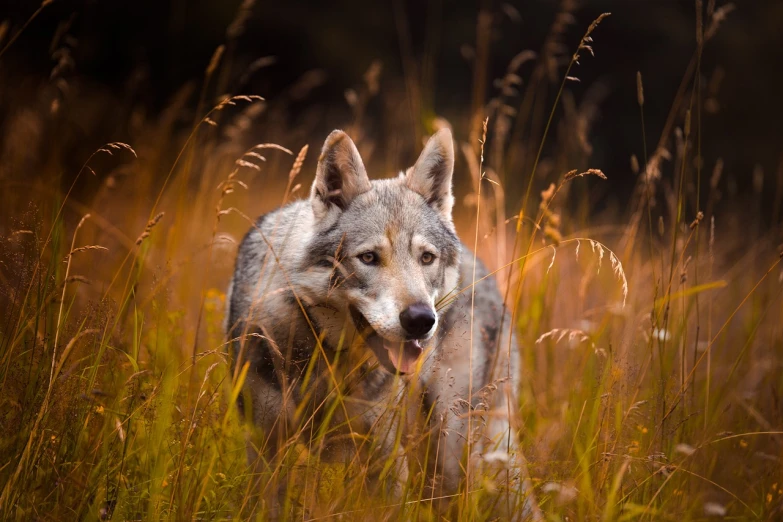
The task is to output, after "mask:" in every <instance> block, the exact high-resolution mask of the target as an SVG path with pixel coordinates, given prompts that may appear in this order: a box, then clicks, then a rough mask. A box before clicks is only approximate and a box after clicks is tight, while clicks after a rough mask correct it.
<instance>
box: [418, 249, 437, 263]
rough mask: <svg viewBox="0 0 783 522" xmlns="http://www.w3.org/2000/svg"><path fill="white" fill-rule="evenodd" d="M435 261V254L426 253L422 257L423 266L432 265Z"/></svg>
mask: <svg viewBox="0 0 783 522" xmlns="http://www.w3.org/2000/svg"><path fill="white" fill-rule="evenodd" d="M433 261H435V254H431V253H430V252H424V253H423V254H422V255H421V264H422V265H431V264H432V262H433Z"/></svg>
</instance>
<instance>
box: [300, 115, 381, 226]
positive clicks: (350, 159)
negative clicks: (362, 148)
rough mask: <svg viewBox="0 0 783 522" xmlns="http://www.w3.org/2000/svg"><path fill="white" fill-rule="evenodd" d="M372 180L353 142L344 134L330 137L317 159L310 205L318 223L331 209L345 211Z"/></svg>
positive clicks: (333, 133)
mask: <svg viewBox="0 0 783 522" xmlns="http://www.w3.org/2000/svg"><path fill="white" fill-rule="evenodd" d="M370 188H371V186H370V180H369V178H368V177H367V171H366V170H365V169H364V163H363V162H362V158H361V156H359V151H358V150H357V149H356V145H354V143H353V140H351V138H349V137H348V135H347V134H346V133H344V132H343V131H341V130H334V131H332V132H331V134H329V136H328V137H327V138H326V141H325V142H324V146H323V149H321V156H320V157H319V158H318V168H317V169H316V171H315V181H313V186H312V188H311V189H310V202H311V204H312V205H313V212H314V213H315V216H316V218H317V219H320V218H322V217H324V216H325V215H326V213H328V212H329V210H331V209H332V208H338V209H340V210H345V208H346V207H347V206H348V204H349V203H350V202H351V200H352V199H353V198H355V197H356V196H358V195H359V194H362V193H364V192H367V191H368V190H370Z"/></svg>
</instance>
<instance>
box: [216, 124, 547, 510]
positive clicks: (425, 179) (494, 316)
mask: <svg viewBox="0 0 783 522" xmlns="http://www.w3.org/2000/svg"><path fill="white" fill-rule="evenodd" d="M453 171H454V145H453V139H452V135H451V131H450V130H448V129H442V130H440V131H438V132H436V133H435V134H434V135H433V136H432V137H431V138H430V139H429V141H428V142H427V143H426V145H425V147H424V150H423V151H422V152H421V155H420V157H419V158H418V160H417V161H416V163H415V164H414V165H413V167H411V168H409V169H407V171H405V172H401V173H400V174H399V176H397V177H395V178H388V179H377V180H372V181H371V180H370V178H369V177H368V175H367V172H366V170H365V166H364V163H363V161H362V158H361V156H360V155H359V152H358V150H357V148H356V146H355V144H354V142H353V141H352V140H351V138H350V137H349V136H348V135H347V134H346V133H345V132H343V131H339V130H335V131H333V132H332V133H331V134H329V136H328V137H327V139H326V141H325V143H324V145H323V148H322V151H321V154H320V157H319V159H318V165H317V168H316V174H315V180H314V182H313V184H312V187H311V190H310V195H309V199H304V200H299V201H295V202H292V203H289V204H287V205H285V206H283V207H282V208H279V209H277V210H275V211H273V212H271V213H269V214H266V215H264V216H262V217H260V218H259V219H258V220H257V221H256V222H255V225H254V226H253V227H252V228H251V229H250V231H249V232H248V233H247V235H246V236H245V237H244V239H243V241H242V242H241V245H240V246H239V249H238V254H237V258H236V267H235V270H234V275H233V279H232V281H231V284H230V287H229V291H228V298H227V302H228V314H227V336H228V339H229V343H230V346H231V348H230V350H231V354H232V361H233V365H234V370H235V372H236V374H237V375H238V374H239V373H240V372H241V371H242V370H243V369H244V370H245V371H246V375H245V380H244V384H243V387H242V391H241V394H240V395H239V398H238V400H237V402H238V404H239V408H240V410H241V411H242V412H244V415H245V416H246V417H247V418H248V420H249V421H250V423H251V424H252V425H253V426H254V427H255V431H254V435H253V436H251V437H249V438H248V442H247V454H248V460H249V462H250V463H251V464H252V465H253V466H255V470H256V471H257V472H258V473H260V474H263V473H264V472H266V473H267V476H269V474H271V473H276V472H277V473H279V472H280V469H281V468H282V467H281V466H280V464H279V462H278V459H279V455H280V454H281V453H282V451H283V450H284V447H285V446H286V445H287V444H290V441H291V440H302V441H304V443H306V444H308V445H309V446H310V448H311V450H313V448H315V449H316V453H317V454H318V455H319V457H320V458H321V459H323V460H325V461H343V462H351V461H353V462H365V463H366V468H365V469H366V474H365V479H366V480H368V481H369V482H371V483H372V484H373V485H372V487H374V488H376V491H384V492H386V493H389V494H391V495H399V492H400V491H401V484H402V483H404V482H405V481H410V480H421V481H422V482H421V484H423V486H422V490H423V492H424V498H427V499H430V500H431V501H432V502H434V503H435V504H436V505H437V508H438V509H447V508H444V507H443V499H446V502H448V499H449V498H450V497H453V496H454V495H455V493H456V492H458V491H459V489H460V488H461V487H470V488H473V487H474V486H475V484H480V477H483V476H485V475H484V473H485V472H486V469H489V468H493V466H494V468H493V469H495V473H496V476H498V477H501V479H500V482H498V483H502V484H504V485H505V486H504V487H506V488H507V490H508V491H511V493H512V494H510V495H507V497H509V498H511V499H512V502H516V504H514V505H513V506H511V505H510V503H509V502H508V501H507V500H506V501H503V502H498V504H505V505H506V507H505V508H503V509H504V510H505V511H507V514H508V515H509V516H511V515H513V516H514V517H515V518H516V519H518V520H523V519H537V518H538V513H539V512H538V508H537V507H536V505H535V502H534V500H533V497H532V488H531V486H530V482H529V479H528V477H527V473H526V469H525V467H526V463H525V460H524V458H523V457H522V455H521V454H520V452H519V448H518V446H517V437H516V434H515V432H514V430H513V426H512V422H511V421H512V416H511V411H512V410H513V409H514V407H515V404H516V392H517V390H518V389H519V384H520V383H519V380H520V356H519V348H518V346H517V339H516V335H515V333H514V328H513V326H512V325H511V321H510V318H509V317H508V314H506V313H505V307H504V306H503V300H502V299H501V296H500V294H499V292H498V289H497V287H496V285H495V283H494V281H493V279H492V277H491V275H490V274H488V271H487V269H486V268H485V267H484V265H483V264H482V263H481V262H480V261H478V260H477V259H476V258H475V256H474V255H473V254H472V253H471V252H470V250H469V249H468V248H467V247H465V245H463V244H462V243H461V242H460V240H459V238H458V237H457V234H456V232H455V228H454V224H453V220H452V209H453V207H454V197H453V195H452V176H453ZM474 281H475V284H473V282H474ZM468 450H470V451H468ZM468 453H470V454H468ZM467 460H470V461H471V463H473V465H472V466H471V467H466V465H465V463H466V462H467ZM388 463H393V465H392V466H389V465H388ZM471 469H472V470H474V473H473V477H470V476H468V475H469V474H470V470H471ZM276 470H277V471H276ZM476 470H478V471H476ZM278 478H279V477H278ZM279 482H281V483H283V484H284V483H285V481H284V480H281V481H279ZM267 489H268V488H267ZM283 489H284V487H283V486H281V489H280V491H276V492H271V493H269V492H267V493H268V495H267V496H268V498H267V500H266V502H267V508H268V509H269V510H270V512H271V513H272V516H273V517H274V516H276V515H274V513H278V515H277V516H282V515H280V513H281V512H282V511H281V510H282V508H281V505H282V504H281V502H282V499H283V498H284V496H285V491H283Z"/></svg>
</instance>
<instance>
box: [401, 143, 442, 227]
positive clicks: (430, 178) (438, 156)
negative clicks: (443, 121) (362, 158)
mask: <svg viewBox="0 0 783 522" xmlns="http://www.w3.org/2000/svg"><path fill="white" fill-rule="evenodd" d="M453 173H454V140H453V139H452V137H451V131H450V130H449V129H441V130H439V131H438V132H436V133H435V134H433V135H432V137H431V138H430V139H429V141H427V145H425V146H424V150H423V151H422V152H421V155H420V156H419V159H417V160H416V164H415V165H414V166H413V167H411V168H410V169H408V173H407V174H406V175H405V185H406V186H407V187H408V188H409V189H411V190H413V191H415V192H418V193H419V194H421V195H422V196H424V199H425V200H427V203H428V204H430V205H431V206H432V207H433V208H434V209H435V210H437V211H438V213H439V214H440V215H441V216H442V217H443V218H444V219H445V220H446V221H447V222H451V208H452V207H453V206H454V196H452V194H451V176H452V174H453Z"/></svg>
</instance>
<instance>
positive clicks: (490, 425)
mask: <svg viewBox="0 0 783 522" xmlns="http://www.w3.org/2000/svg"><path fill="white" fill-rule="evenodd" d="M496 394H498V395H499V397H498V398H497V400H496V403H495V404H496V407H495V408H494V409H492V410H490V411H488V412H486V415H487V425H486V427H485V429H484V433H483V436H482V438H481V440H480V441H479V443H478V444H477V445H476V447H475V448H474V454H473V455H472V457H471V459H472V461H473V463H474V467H475V469H477V470H480V474H481V476H484V477H489V478H490V479H491V480H493V482H495V484H497V485H498V488H499V490H500V493H499V495H498V498H497V499H496V500H495V509H494V510H493V511H495V512H498V513H502V514H503V515H504V518H505V519H507V520H514V521H520V522H522V521H540V520H543V516H542V514H541V511H540V509H539V508H538V503H537V502H536V499H535V496H534V495H533V484H532V483H531V481H530V477H529V475H528V471H527V460H526V459H525V457H524V455H523V454H522V451H521V449H520V448H519V443H518V440H517V433H516V431H515V430H514V429H513V427H512V424H511V423H510V422H509V408H508V394H507V393H504V390H503V389H500V390H497V391H496Z"/></svg>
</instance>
